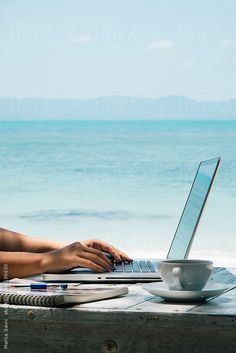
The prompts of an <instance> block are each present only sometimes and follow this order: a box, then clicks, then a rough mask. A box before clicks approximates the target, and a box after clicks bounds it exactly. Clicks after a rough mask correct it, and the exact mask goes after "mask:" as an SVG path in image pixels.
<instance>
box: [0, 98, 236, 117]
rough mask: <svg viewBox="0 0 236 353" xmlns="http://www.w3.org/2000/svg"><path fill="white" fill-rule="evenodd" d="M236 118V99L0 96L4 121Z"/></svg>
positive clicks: (0, 108) (0, 109)
mask: <svg viewBox="0 0 236 353" xmlns="http://www.w3.org/2000/svg"><path fill="white" fill-rule="evenodd" d="M168 119H174V120H178V119H181V120H182V119H187V120H189V119H191V120H193V119H196V120H199V119H201V120H203V119H204V120H208V119H209V120H214V119H217V120H220V119H225V120H233V119H236V99H235V100H228V101H217V102H215V101H196V100H193V99H190V98H186V97H182V96H168V97H163V98H156V99H152V98H142V97H140V98H138V97H137V98H136V97H125V96H124V97H123V96H111V97H100V98H93V99H64V98H56V99H49V98H41V97H33V98H10V97H2V98H1V97H0V120H168Z"/></svg>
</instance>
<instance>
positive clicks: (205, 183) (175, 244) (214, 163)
mask: <svg viewBox="0 0 236 353" xmlns="http://www.w3.org/2000/svg"><path fill="white" fill-rule="evenodd" d="M219 164H220V158H214V159H210V160H207V161H203V162H201V163H200V164H199V167H198V170H197V173H196V176H195V178H194V181H193V185H192V188H191V190H190V193H189V196H188V199H187V202H186V204H185V207H184V210H183V213H182V216H181V218H180V221H179V224H178V227H177V229H176V232H175V235H174V239H173V241H172V244H171V247H170V250H169V253H168V255H167V259H184V258H187V256H188V253H189V251H190V248H191V244H192V241H193V237H194V234H195V232H196V229H197V225H198V223H199V220H200V217H201V214H202V211H203V208H204V205H205V203H206V200H207V197H208V194H209V191H210V189H211V185H212V183H213V180H214V177H215V175H216V171H217V169H218V166H219Z"/></svg>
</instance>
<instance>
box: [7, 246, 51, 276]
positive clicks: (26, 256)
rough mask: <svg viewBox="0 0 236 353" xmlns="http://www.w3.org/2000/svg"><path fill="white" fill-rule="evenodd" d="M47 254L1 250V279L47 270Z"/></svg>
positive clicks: (30, 274)
mask: <svg viewBox="0 0 236 353" xmlns="http://www.w3.org/2000/svg"><path fill="white" fill-rule="evenodd" d="M44 257H45V254H35V253H29V252H5V251H0V280H1V281H2V280H9V279H11V278H15V277H18V278H21V277H28V276H32V275H36V274H40V273H43V272H46V271H47V263H46V262H45V261H44Z"/></svg>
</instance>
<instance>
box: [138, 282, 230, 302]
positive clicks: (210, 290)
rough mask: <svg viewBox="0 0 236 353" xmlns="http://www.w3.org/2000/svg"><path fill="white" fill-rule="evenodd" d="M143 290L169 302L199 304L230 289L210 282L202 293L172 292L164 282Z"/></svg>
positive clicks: (148, 286)
mask: <svg viewBox="0 0 236 353" xmlns="http://www.w3.org/2000/svg"><path fill="white" fill-rule="evenodd" d="M143 288H144V289H145V290H146V291H148V292H149V293H151V294H153V295H157V296H159V297H161V298H163V299H165V300H168V301H175V302H199V301H205V300H206V299H208V298H211V297H215V296H216V295H219V294H222V293H223V292H224V291H226V290H227V289H228V288H227V287H225V286H224V285H223V284H222V283H216V282H214V283H213V282H210V283H208V284H206V286H205V287H204V288H203V289H202V290H200V291H177V290H176V291H175V290H170V289H169V288H168V287H167V285H166V284H165V283H163V282H159V283H147V284H144V285H143Z"/></svg>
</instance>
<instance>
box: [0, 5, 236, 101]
mask: <svg viewBox="0 0 236 353" xmlns="http://www.w3.org/2000/svg"><path fill="white" fill-rule="evenodd" d="M235 14H236V1H235V0H227V1H223V0H222V1H219V0H215V1H212V0H209V1H207V0H198V1H196V0H179V1H176V0H163V1H159V0H146V1H145V0H142V1H141V0H119V1H118V0H99V1H98V0H84V1H80V0H41V1H39V0H38V1H36V0H35V1H32V0H20V1H19V0H0V53H1V56H0V63H1V65H0V80H1V85H0V96H17V97H26V96H45V97H79V98H91V97H97V96H110V95H128V96H145V97H161V96H167V95H176V94H177V95H185V96H188V97H192V98H194V99H210V100H227V99H232V98H233V99H235V98H236V78H235V72H234V71H235V66H236V25H235Z"/></svg>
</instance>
